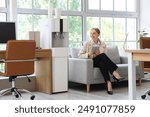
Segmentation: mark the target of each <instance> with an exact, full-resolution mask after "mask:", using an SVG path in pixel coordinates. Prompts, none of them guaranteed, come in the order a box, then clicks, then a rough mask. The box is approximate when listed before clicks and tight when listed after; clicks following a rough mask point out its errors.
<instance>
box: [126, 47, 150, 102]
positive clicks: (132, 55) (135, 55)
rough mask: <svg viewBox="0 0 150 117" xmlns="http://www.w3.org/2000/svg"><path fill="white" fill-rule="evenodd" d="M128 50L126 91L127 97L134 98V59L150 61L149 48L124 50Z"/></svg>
mask: <svg viewBox="0 0 150 117" xmlns="http://www.w3.org/2000/svg"><path fill="white" fill-rule="evenodd" d="M126 52H128V84H129V85H128V86H129V87H128V91H129V99H131V100H135V99H136V76H135V72H136V70H135V62H134V61H150V50H146V49H140V50H126Z"/></svg>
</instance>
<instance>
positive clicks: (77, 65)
mask: <svg viewBox="0 0 150 117" xmlns="http://www.w3.org/2000/svg"><path fill="white" fill-rule="evenodd" d="M78 52H79V49H78V48H72V49H70V55H71V58H69V81H71V82H76V83H82V84H85V85H86V91H87V92H90V85H91V84H100V83H104V79H103V76H102V74H101V72H100V70H99V68H96V67H93V60H92V59H80V58H78ZM106 54H107V55H108V56H109V58H110V59H111V60H112V61H113V62H114V63H116V64H117V66H118V71H119V73H120V75H121V76H122V77H125V78H126V79H127V78H128V60H127V57H123V56H120V55H119V51H118V48H117V47H116V46H115V47H107V52H106ZM110 76H111V81H114V80H113V79H112V75H111V74H110ZM136 77H137V79H138V80H139V83H140V82H141V78H143V77H144V72H143V71H142V69H141V67H140V66H139V64H136Z"/></svg>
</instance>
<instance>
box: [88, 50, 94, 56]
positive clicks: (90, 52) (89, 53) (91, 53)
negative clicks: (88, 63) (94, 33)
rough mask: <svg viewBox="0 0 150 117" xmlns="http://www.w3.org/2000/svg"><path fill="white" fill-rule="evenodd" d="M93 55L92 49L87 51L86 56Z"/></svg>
mask: <svg viewBox="0 0 150 117" xmlns="http://www.w3.org/2000/svg"><path fill="white" fill-rule="evenodd" d="M92 55H93V51H92V49H91V50H90V51H89V52H88V56H89V57H90V56H92Z"/></svg>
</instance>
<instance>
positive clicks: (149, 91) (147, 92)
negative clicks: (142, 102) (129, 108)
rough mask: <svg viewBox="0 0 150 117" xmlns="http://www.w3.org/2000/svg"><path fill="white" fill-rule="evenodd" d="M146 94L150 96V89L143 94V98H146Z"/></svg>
mask: <svg viewBox="0 0 150 117" xmlns="http://www.w3.org/2000/svg"><path fill="white" fill-rule="evenodd" d="M146 94H148V95H149V96H150V90H148V91H146V92H145V93H144V95H142V96H141V98H142V99H145V98H146Z"/></svg>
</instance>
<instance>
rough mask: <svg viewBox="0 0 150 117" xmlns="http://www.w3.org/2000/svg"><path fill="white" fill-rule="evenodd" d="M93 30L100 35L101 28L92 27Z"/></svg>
mask: <svg viewBox="0 0 150 117" xmlns="http://www.w3.org/2000/svg"><path fill="white" fill-rule="evenodd" d="M92 30H95V31H96V32H97V33H98V34H99V35H100V30H99V28H92Z"/></svg>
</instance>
